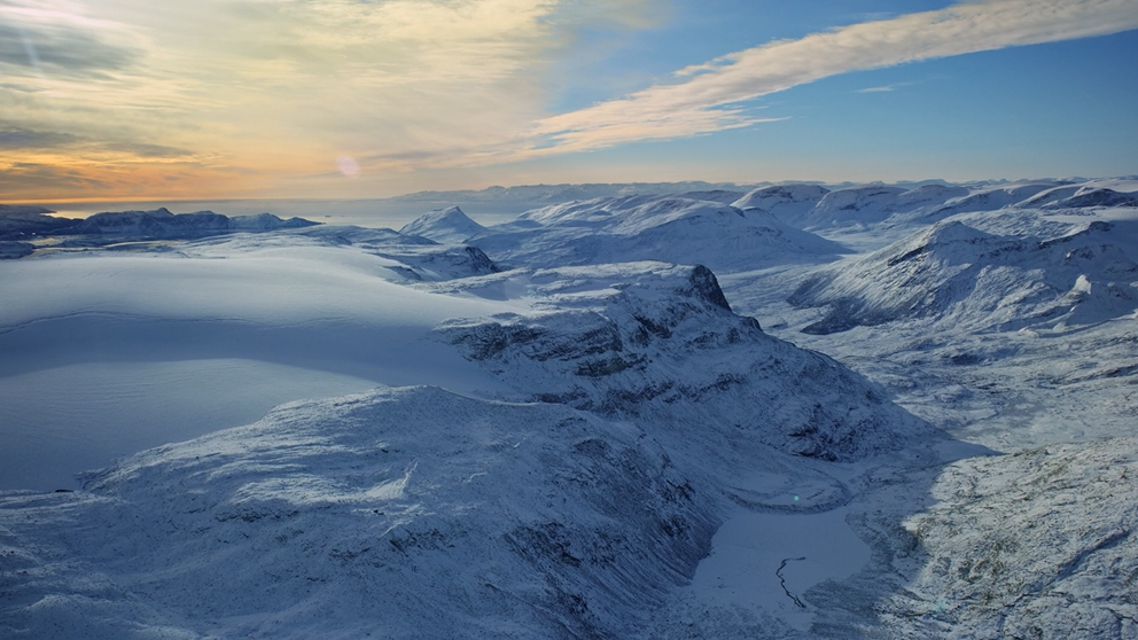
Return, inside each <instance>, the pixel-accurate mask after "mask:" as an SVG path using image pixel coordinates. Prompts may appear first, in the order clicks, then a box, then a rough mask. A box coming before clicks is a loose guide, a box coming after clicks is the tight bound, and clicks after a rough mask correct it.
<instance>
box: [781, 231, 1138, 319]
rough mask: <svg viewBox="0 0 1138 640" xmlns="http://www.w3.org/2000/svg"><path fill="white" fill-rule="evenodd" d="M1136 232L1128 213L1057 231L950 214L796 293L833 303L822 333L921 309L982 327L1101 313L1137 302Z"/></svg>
mask: <svg viewBox="0 0 1138 640" xmlns="http://www.w3.org/2000/svg"><path fill="white" fill-rule="evenodd" d="M1025 215H1028V214H1025ZM1136 237H1138V224H1136V223H1135V222H1134V221H1129V220H1120V221H1116V222H1102V221H1096V222H1093V223H1091V224H1089V225H1084V227H1083V228H1082V229H1081V230H1079V231H1076V232H1074V233H1071V234H1069V235H1065V236H1061V237H1055V238H1049V239H1040V238H1033V237H1026V238H1025V237H1020V236H1000V235H994V234H990V233H986V232H984V231H981V230H979V229H977V228H975V227H972V226H969V225H968V224H965V223H964V222H961V221H959V220H951V221H947V222H942V223H939V224H937V225H936V226H934V227H933V228H932V229H930V230H928V231H925V232H921V233H919V234H917V235H915V236H914V237H912V238H910V239H907V240H903V241H901V242H898V243H896V244H894V245H891V246H889V247H886V248H885V249H882V250H880V251H878V252H875V253H873V254H870V255H868V256H865V257H864V258H859V259H856V260H854V261H852V262H850V263H849V264H845V265H842V267H840V268H835V269H833V270H827V271H823V272H822V273H819V274H816V275H813V276H810V277H809V278H807V279H806V280H805V281H804V282H803V283H802V284H801V285H800V286H799V287H798V289H797V290H796V291H795V292H794V293H793V294H792V295H791V296H790V298H789V299H790V302H791V303H792V304H794V305H796V306H799V307H829V311H828V312H827V314H826V316H825V317H824V318H823V319H821V320H819V321H817V322H815V323H814V324H812V325H810V326H809V327H807V328H806V329H805V330H806V331H808V332H817V333H831V332H835V331H844V330H847V329H850V328H852V327H854V326H859V325H876V324H882V323H885V322H891V321H894V320H901V319H911V318H922V317H930V318H934V319H936V320H938V321H944V322H956V323H964V324H965V325H966V326H970V327H973V328H983V327H988V326H996V327H1004V328H1009V327H1010V328H1019V327H1023V326H1035V325H1040V324H1046V325H1047V326H1048V327H1050V326H1053V325H1058V324H1059V323H1061V322H1066V321H1070V322H1077V323H1086V322H1094V321H1097V320H1101V319H1104V318H1110V317H1117V316H1118V315H1122V314H1124V313H1126V312H1130V311H1133V310H1134V309H1135V308H1138V290H1136V289H1135V286H1134V285H1133V283H1135V282H1138V256H1136V255H1135V252H1134V247H1135V246H1138V245H1135V244H1134V242H1133V240H1134V239H1135V238H1136Z"/></svg>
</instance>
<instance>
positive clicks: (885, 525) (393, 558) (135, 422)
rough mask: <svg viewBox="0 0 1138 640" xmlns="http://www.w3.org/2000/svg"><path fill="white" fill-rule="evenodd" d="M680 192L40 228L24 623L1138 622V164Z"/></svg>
mask: <svg viewBox="0 0 1138 640" xmlns="http://www.w3.org/2000/svg"><path fill="white" fill-rule="evenodd" d="M688 187H690V188H688ZM675 189H676V191H675V192H674V193H661V192H660V191H658V190H656V188H645V189H643V190H640V191H637V189H635V188H633V187H631V186H629V185H623V186H621V185H601V186H598V185H591V186H590V185H584V186H578V187H572V186H565V185H562V186H554V187H543V188H540V189H538V188H532V189H531V188H526V189H519V190H517V192H516V193H515V192H512V191H511V190H510V189H492V190H487V191H486V192H474V193H478V194H479V195H478V196H477V198H475V200H477V201H478V202H479V203H480V204H481V205H485V206H490V205H489V204H488V203H492V202H512V203H514V204H515V205H518V206H520V204H519V203H521V202H523V201H532V200H533V199H537V200H539V201H540V202H538V205H539V206H537V207H536V208H534V207H528V206H527V209H529V210H528V211H527V212H525V213H524V214H523V215H521V216H519V217H518V218H517V219H515V220H513V221H510V222H507V223H504V224H500V225H495V226H484V225H480V224H478V223H476V222H474V221H473V219H471V218H470V217H468V216H466V215H465V213H463V210H462V209H458V208H454V209H449V210H448V209H446V208H445V207H444V208H443V209H442V210H440V211H436V212H433V213H431V214H428V215H426V216H424V217H422V218H420V219H419V220H418V221H415V222H412V223H411V224H409V225H408V226H407V227H405V228H404V229H402V230H401V231H402V233H401V232H396V231H393V230H390V229H369V228H360V227H351V226H332V225H319V226H306V227H296V228H284V227H283V226H282V225H278V223H277V222H274V220H279V219H277V218H264V217H262V218H252V219H246V220H241V219H238V218H228V220H229V222H227V223H226V224H225V227H226V231H225V233H220V234H216V235H214V231H215V230H216V229H214V226H215V225H214V223H215V222H217V220H218V218H215V217H213V216H215V215H216V214H208V215H201V216H197V217H191V218H187V219H186V220H187V221H188V222H187V224H188V223H189V222H193V224H189V227H191V228H194V229H196V230H197V231H195V233H194V234H192V235H186V234H181V235H178V234H165V233H159V234H155V233H153V232H152V231H151V229H152V221H151V222H147V221H146V219H148V218H152V219H156V220H159V221H161V220H167V219H168V218H170V217H171V216H172V215H173V214H168V212H167V213H162V212H157V213H155V214H140V215H128V216H119V217H118V218H115V217H110V218H108V217H104V218H102V220H104V221H105V220H110V219H114V220H119V219H121V220H124V221H126V222H125V223H124V224H123V225H120V228H121V229H124V230H125V231H122V232H116V233H111V234H105V233H103V230H102V228H101V226H98V225H96V227H98V228H97V229H96V230H97V231H98V232H97V233H91V234H85V235H67V236H66V237H65V238H64V237H61V236H56V235H52V234H53V233H54V232H53V229H55V228H56V227H54V226H53V225H55V224H57V223H54V222H51V221H50V220H49V221H47V222H45V221H44V220H42V219H41V218H42V217H43V214H42V212H39V211H35V210H27V211H20V212H13V213H12V215H10V216H6V218H9V219H12V220H16V221H17V222H15V223H13V224H12V225H7V226H0V233H4V234H10V235H4V236H3V237H4V239H5V241H6V242H27V243H33V244H34V247H35V251H34V253H32V254H31V255H26V256H23V257H19V258H18V259H14V260H7V261H4V262H3V263H0V299H3V300H6V301H15V303H14V304H11V303H10V304H6V305H2V306H0V353H3V354H4V357H3V358H2V359H0V487H2V488H3V490H0V593H3V594H4V597H3V598H2V599H0V635H2V636H4V637H84V638H124V637H125V638H156V637H161V638H199V637H285V638H287V637H297V638H301V637H314V636H318V637H343V638H356V637H367V636H368V635H374V636H381V637H389V638H411V637H415V638H421V637H426V638H452V637H511V638H549V637H559V638H582V637H630V638H645V639H648V638H652V639H654V640H655V639H657V638H663V639H670V638H692V637H714V638H725V639H734V638H738V639H740V640H741V639H743V638H748V639H755V638H794V639H805V638H850V637H882V638H914V639H916V638H922V639H923V638H964V637H969V638H972V637H975V638H1000V637H1044V638H1047V637H1055V638H1060V637H1096V638H1099V637H1101V638H1118V639H1122V638H1131V637H1134V636H1135V634H1136V633H1138V627H1135V623H1134V620H1135V619H1138V601H1136V600H1135V598H1134V590H1133V589H1131V588H1130V587H1131V586H1132V585H1130V584H1129V583H1128V582H1127V580H1128V579H1129V578H1128V576H1133V575H1134V574H1135V571H1136V570H1138V569H1136V564H1135V563H1136V561H1138V560H1136V559H1138V549H1135V546H1134V545H1135V543H1134V537H1133V535H1132V532H1133V531H1134V528H1135V524H1136V522H1138V510H1136V508H1135V504H1138V495H1136V493H1135V488H1134V487H1135V486H1136V485H1135V483H1133V482H1131V479H1132V477H1133V476H1134V475H1135V474H1138V466H1136V465H1138V463H1136V461H1138V440H1135V438H1134V437H1133V435H1134V434H1133V426H1134V416H1135V415H1138V393H1135V391H1134V384H1133V383H1134V380H1135V376H1136V375H1138V355H1136V352H1135V344H1138V338H1136V336H1138V324H1136V323H1135V316H1136V314H1138V254H1136V250H1138V225H1136V223H1138V214H1136V211H1138V210H1136V209H1135V207H1134V206H1133V204H1134V203H1133V202H1132V201H1131V200H1130V197H1131V196H1130V195H1128V194H1132V193H1133V192H1134V191H1136V190H1138V182H1135V181H1134V180H1133V179H1129V178H1119V179H1101V180H1082V179H1080V180H1071V181H1059V180H1045V181H1033V182H1030V183H1018V184H1005V183H980V184H972V185H950V184H944V183H939V182H930V183H928V184H921V185H897V186H892V185H877V184H873V185H854V186H850V185H843V186H842V187H841V188H838V189H834V190H830V189H829V188H827V187H823V186H819V185H775V186H769V187H764V188H761V189H758V190H755V191H752V192H751V193H748V194H746V195H740V194H741V192H740V191H738V190H735V189H731V188H729V187H727V186H722V185H720V186H716V185H710V186H709V185H683V186H682V188H681V186H676V187H675ZM468 195H470V194H468ZM436 197H442V196H440V195H439V194H433V195H431V194H425V195H423V196H422V201H425V200H426V199H427V198H436ZM413 201H416V200H414V198H411V199H408V200H405V201H401V202H404V203H406V202H413ZM728 202H730V203H734V204H727V203H728ZM463 204H464V208H465V202H464V203H463ZM423 208H425V207H423ZM423 208H418V209H417V210H423ZM519 211H520V209H519ZM99 220H100V219H96V222H98V221H99ZM234 221H236V222H234ZM207 223H208V224H207ZM62 224H70V223H67V222H63V223H62ZM179 224H181V223H179ZM96 227H92V228H96ZM807 227H808V228H810V229H813V231H806V230H803V229H804V228H807ZM60 228H62V227H60ZM217 228H220V227H217ZM203 229H206V230H210V231H209V235H204V234H202V233H198V232H199V231H202V230H203ZM247 231H255V233H251V232H247ZM412 232H413V233H412ZM67 233H70V232H67ZM29 234H30V235H29ZM104 236H106V237H104ZM29 237H30V238H31V239H30V240H29V239H28V238H29ZM850 252H853V254H854V255H847V254H848V253H850ZM804 347H805V348H804ZM823 354H827V355H823ZM273 407H275V408H273ZM91 469H97V470H95V471H91ZM78 472H84V473H82V474H81V475H80V477H79V480H78V481H76V480H74V476H75V474H76V473H78ZM54 489H68V490H69V491H64V492H53V491H52V490H54Z"/></svg>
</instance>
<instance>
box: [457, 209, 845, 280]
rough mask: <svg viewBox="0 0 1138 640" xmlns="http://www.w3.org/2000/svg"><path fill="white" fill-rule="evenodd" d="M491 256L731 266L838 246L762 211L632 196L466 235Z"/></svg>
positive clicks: (540, 263) (826, 254) (801, 256)
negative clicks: (661, 261) (660, 261)
mask: <svg viewBox="0 0 1138 640" xmlns="http://www.w3.org/2000/svg"><path fill="white" fill-rule="evenodd" d="M469 241H470V242H471V243H472V244H475V245H477V246H478V247H479V248H481V249H482V250H484V251H485V252H486V253H487V255H489V256H490V257H491V258H493V259H494V260H495V261H496V262H499V263H502V264H507V265H512V266H530V267H552V266H566V265H581V264H606V263H612V262H626V261H636V260H664V261H667V262H672V263H676V264H703V265H705V266H708V267H711V268H713V269H731V268H735V267H736V266H738V265H740V264H756V263H757V264H770V263H779V262H786V261H795V262H800V261H826V260H832V259H833V258H835V257H836V256H837V255H838V254H840V253H843V252H844V251H845V248H844V247H843V246H842V245H840V244H838V243H835V242H832V241H829V240H826V239H824V238H822V237H820V236H817V235H815V234H812V233H809V232H806V231H802V230H800V229H796V228H793V227H790V226H787V225H785V224H783V223H781V222H779V221H778V220H777V219H775V218H774V217H772V216H771V215H769V214H767V213H765V212H762V211H749V212H744V211H742V210H740V209H737V208H735V207H732V206H728V205H724V204H721V203H719V202H715V201H707V200H693V199H690V198H684V197H678V196H645V195H632V196H624V197H619V198H600V199H594V200H588V201H573V202H568V203H563V204H559V205H551V206H549V207H544V208H541V209H536V210H533V211H529V212H527V213H525V214H523V215H522V216H520V217H519V218H518V219H517V220H516V221H514V222H512V223H507V224H504V225H499V226H497V227H490V228H488V229H487V230H486V231H485V232H484V233H482V234H480V235H478V236H475V237H473V238H470V239H469Z"/></svg>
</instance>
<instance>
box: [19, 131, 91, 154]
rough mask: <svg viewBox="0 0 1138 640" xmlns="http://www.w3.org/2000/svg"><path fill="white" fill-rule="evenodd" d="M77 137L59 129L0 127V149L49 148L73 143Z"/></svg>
mask: <svg viewBox="0 0 1138 640" xmlns="http://www.w3.org/2000/svg"><path fill="white" fill-rule="evenodd" d="M78 141H79V138H78V137H76V136H73V135H71V134H70V133H63V132H60V131H33V130H30V129H20V128H0V149H4V150H13V149H51V148H55V147H63V146H67V145H72V144H75V143H76V142H78Z"/></svg>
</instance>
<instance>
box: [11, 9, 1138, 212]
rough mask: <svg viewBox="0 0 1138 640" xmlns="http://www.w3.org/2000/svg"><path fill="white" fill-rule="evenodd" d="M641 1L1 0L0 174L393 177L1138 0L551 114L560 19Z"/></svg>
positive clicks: (585, 20) (700, 75)
mask: <svg viewBox="0 0 1138 640" xmlns="http://www.w3.org/2000/svg"><path fill="white" fill-rule="evenodd" d="M657 4H658V3H656V2H653V0H367V1H365V0H279V1H274V2H267V1H265V0H197V1H196V2H180V3H164V4H162V6H161V9H158V8H156V6H155V5H154V3H153V2H152V0H0V75H2V76H3V78H4V81H3V83H0V112H2V113H3V114H4V118H5V119H6V120H9V121H10V122H13V123H18V125H16V126H12V127H10V128H9V130H7V131H4V132H0V145H2V146H4V147H5V148H7V149H18V154H15V155H16V157H12V156H13V154H12V153H9V154H6V155H7V156H8V157H7V158H3V157H0V172H8V175H7V178H9V179H7V180H5V181H4V186H5V187H12V188H15V187H18V186H19V185H21V184H23V185H25V187H26V188H27V189H30V188H31V186H28V185H35V188H36V189H41V190H42V187H43V185H45V184H48V182H49V181H50V180H49V178H50V176H51V175H53V174H52V173H51V172H49V171H47V170H46V169H44V168H43V167H46V166H54V167H56V169H57V170H56V171H55V175H60V176H71V177H72V179H71V180H70V181H69V182H66V183H61V185H62V186H61V188H68V189H81V188H94V185H102V186H101V187H100V188H105V189H118V190H123V191H126V192H130V193H143V192H146V191H147V190H148V189H149V188H150V187H148V184H152V186H153V189H159V188H160V189H169V188H170V187H169V185H170V184H171V183H172V182H173V183H176V184H177V185H178V188H179V189H184V190H192V189H193V188H194V185H195V184H197V185H198V186H199V189H201V188H203V187H202V186H201V185H206V184H208V185H209V186H208V187H206V188H208V190H209V191H210V192H212V193H225V194H226V195H241V194H254V193H264V192H266V191H272V192H274V193H277V194H278V195H282V196H289V195H299V194H300V193H302V191H303V190H306V189H307V190H316V189H319V190H321V191H322V192H323V193H329V192H335V190H340V189H342V190H343V191H340V193H343V194H344V195H353V192H351V191H348V189H363V188H364V187H360V186H359V185H364V184H370V185H377V184H381V183H382V185H384V186H383V187H380V188H386V189H388V190H401V187H399V186H398V185H400V184H403V181H404V180H405V177H406V176H408V175H410V174H409V173H408V172H412V171H419V170H429V169H438V168H444V169H445V168H453V167H477V166H485V165H494V164H502V163H516V162H522V161H526V160H530V159H534V158H539V157H546V156H551V155H556V154H565V153H573V152H581V151H589V150H594V149H603V148H607V147H613V146H618V145H622V144H627V143H632V142H643V141H660V140H673V139H679V138H686V137H691V136H699V135H706V134H712V133H716V132H722V131H729V130H734V129H739V128H744V127H751V126H755V125H757V124H760V123H766V122H772V121H776V120H779V119H782V118H781V117H780V116H782V117H786V116H793V115H794V114H773V115H772V114H768V113H766V112H762V111H759V110H758V109H757V108H756V101H757V100H759V99H761V98H763V97H764V96H769V95H771V94H775V93H777V92H780V91H785V90H787V89H790V88H792V87H795V86H799V85H803V84H807V83H810V82H815V81H817V80H820V79H823V78H827V77H831V76H835V75H840V74H844V73H849V72H854V71H861V70H870V69H879V68H884V67H890V66H894V65H900V64H905V63H911V62H918V61H921V60H929V59H934V58H943V57H947V56H955V55H961V54H967V53H974V52H980V51H989V50H995V49H1002V48H1006V47H1014V46H1021V45H1029V44H1038V43H1045V42H1054V41H1060V40H1069V39H1074V38H1082V37H1088V36H1097V35H1105V34H1109V33H1115V32H1119V31H1125V30H1129V29H1134V28H1138V0H978V1H975V2H968V3H963V4H959V5H956V6H953V7H950V8H947V9H944V10H939V11H930V12H923V13H915V14H909V15H901V16H891V17H886V18H884V19H869V21H866V22H862V23H860V24H855V25H852V26H847V27H842V28H839V29H835V30H831V31H826V32H822V33H817V34H813V35H810V36H807V37H804V38H800V39H796V40H783V41H776V42H771V43H767V44H763V45H760V46H756V47H753V48H750V49H746V50H743V51H738V52H735V53H730V54H728V55H725V56H721V57H718V58H715V59H712V60H710V61H707V62H705V63H702V64H696V65H692V66H689V67H686V68H683V69H679V70H677V71H676V72H675V73H674V75H673V76H672V77H671V78H670V80H669V81H667V82H663V83H660V84H657V85H654V86H649V87H647V88H644V89H642V90H640V91H636V92H633V93H630V94H627V95H624V96H621V97H617V98H614V99H610V100H606V101H602V102H599V103H597V104H594V105H592V106H589V107H586V108H583V109H578V110H574V111H570V112H566V113H560V114H553V115H551V114H550V113H549V112H548V110H547V105H548V104H550V102H551V100H550V95H549V93H548V92H549V87H550V86H551V85H554V86H556V84H557V83H556V82H553V83H551V82H550V81H549V80H548V78H546V77H545V76H546V74H548V73H550V71H551V69H553V68H554V67H552V65H551V63H552V62H553V61H554V60H555V59H556V58H557V56H560V55H572V48H571V47H572V45H573V42H574V35H575V34H576V33H578V32H580V31H582V30H587V29H590V28H593V27H597V26H603V27H604V28H606V29H612V28H617V29H638V28H645V27H649V26H652V25H654V24H657V23H658V20H659V19H660V18H659V15H660V14H661V12H660V11H658V10H657ZM614 25H615V26H614ZM898 86H900V85H888V86H881V87H869V88H867V89H865V90H863V92H865V93H874V92H884V91H886V90H891V89H894V88H896V87H898ZM37 145H38V146H37ZM23 147H33V148H30V149H24V148H23ZM345 159H348V160H351V162H353V163H356V166H358V167H359V172H358V179H357V180H355V181H348V180H347V179H346V178H345V177H344V174H343V173H342V172H341V171H338V170H337V166H342V163H343V162H345ZM19 167H23V168H19ZM140 167H145V169H144V170H142V169H140ZM172 171H177V172H179V173H177V175H174V174H172V173H171V172H172ZM352 173H353V174H354V173H355V172H352ZM12 175H22V176H25V177H27V178H28V180H27V181H26V182H23V183H22V182H20V181H19V180H14V179H10V178H11V177H12ZM33 178H34V179H33ZM80 178H82V179H80ZM131 179H133V180H134V184H131V183H130V180H131ZM145 181H151V182H150V183H146V182H145ZM195 181H196V182H195ZM371 188H373V189H374V188H375V187H374V186H373V187H371ZM29 193H30V192H29ZM364 193H366V192H363V191H361V192H356V194H360V195H362V194H364ZM108 195H121V194H108Z"/></svg>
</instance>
